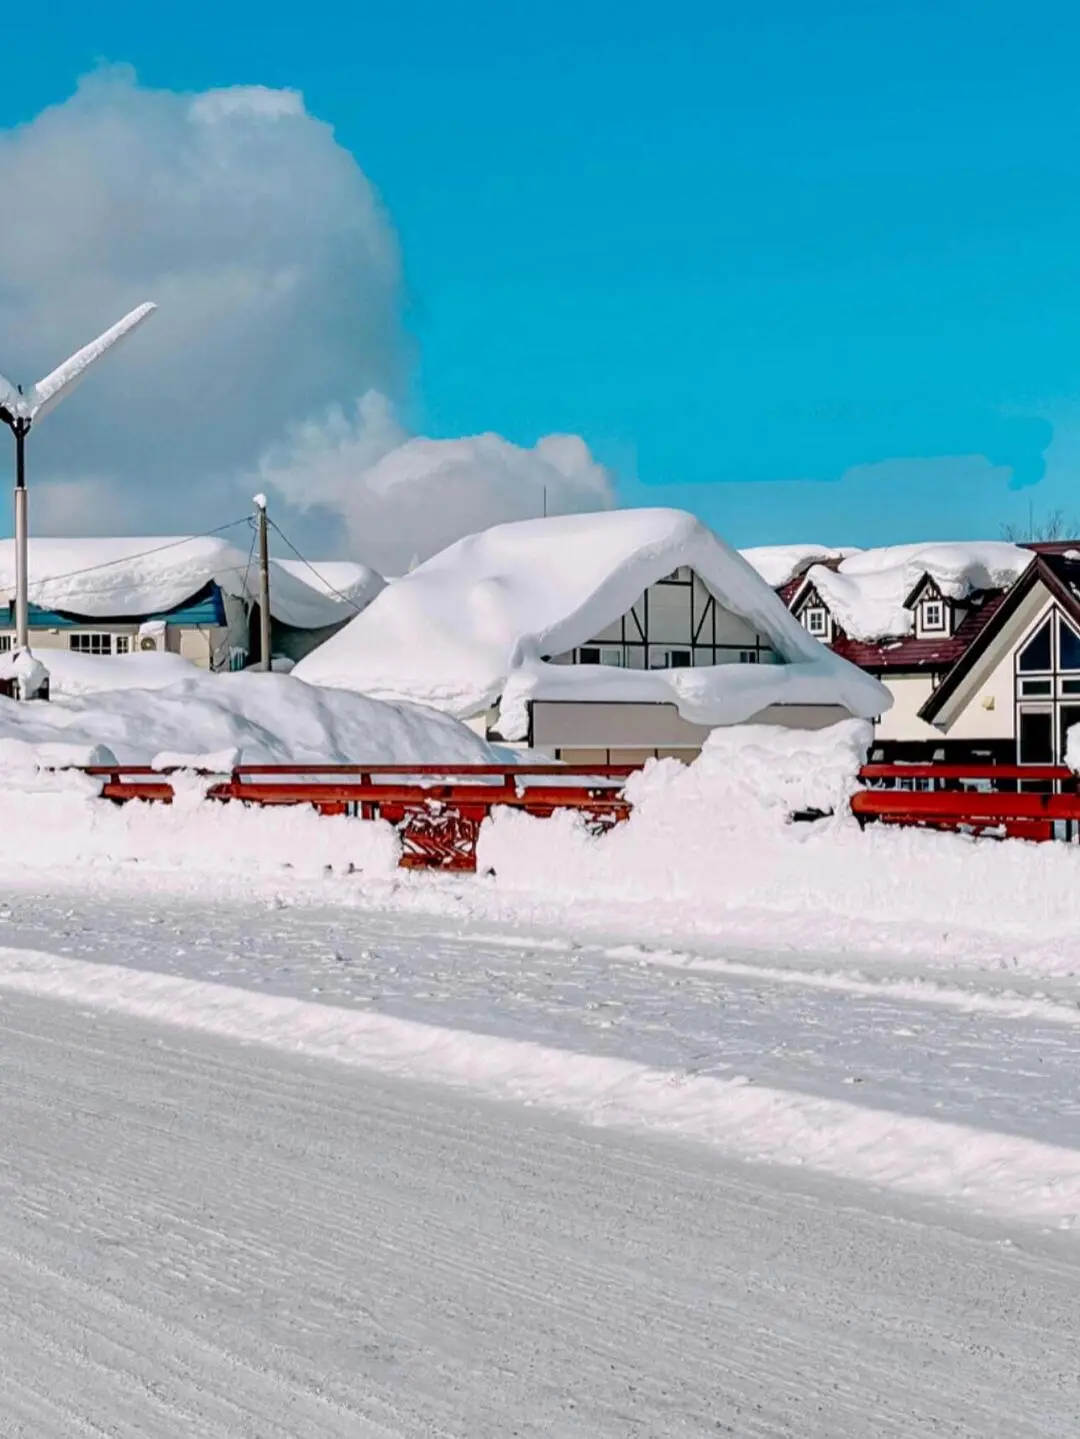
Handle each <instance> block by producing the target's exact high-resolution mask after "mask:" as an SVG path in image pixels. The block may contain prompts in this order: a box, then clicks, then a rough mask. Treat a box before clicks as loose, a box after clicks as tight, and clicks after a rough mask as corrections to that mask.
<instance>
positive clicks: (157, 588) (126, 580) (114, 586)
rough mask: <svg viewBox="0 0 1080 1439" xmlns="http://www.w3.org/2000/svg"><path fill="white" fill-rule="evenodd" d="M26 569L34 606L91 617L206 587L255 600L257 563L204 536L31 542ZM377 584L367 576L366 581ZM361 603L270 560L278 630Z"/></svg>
mask: <svg viewBox="0 0 1080 1439" xmlns="http://www.w3.org/2000/svg"><path fill="white" fill-rule="evenodd" d="M28 563H29V593H30V603H31V604H33V605H37V606H38V607H39V608H41V609H47V610H59V611H65V612H67V613H69V614H77V615H86V616H87V617H88V618H93V619H117V618H122V617H124V616H129V615H130V616H132V617H135V616H138V615H149V614H160V613H162V612H164V611H166V610H171V609H173V608H175V607H176V606H177V605H180V604H183V603H184V601H185V600H188V599H190V598H191V597H192V596H193V595H196V594H198V593H199V591H200V590H202V589H203V588H204V587H205V586H206V585H207V584H209V583H210V582H211V581H213V582H215V583H216V584H217V585H219V586H220V588H221V589H222V591H223V592H224V593H225V594H227V595H234V596H236V597H238V598H248V599H257V597H258V590H259V575H258V565H257V563H256V562H255V561H254V560H253V559H249V557H248V554H247V552H246V551H244V552H242V551H241V550H240V549H239V548H238V547H237V546H235V545H232V544H230V543H229V542H228V540H225V539H222V538H219V537H215V536H207V535H194V536H172V537H170V536H161V535H157V536H150V537H148V536H142V537H130V538H100V539H98V538H95V539H31V541H30V545H29V562H28ZM356 568H357V569H362V568H363V567H362V566H357V567H356ZM366 574H367V575H368V576H371V572H370V571H366ZM376 579H378V577H377V576H371V580H370V581H369V583H372V584H373V583H374V580H376ZM335 588H336V586H335ZM14 593H15V547H14V541H12V540H10V539H6V540H0V600H3V601H10V600H11V599H12V598H13V597H14ZM349 598H350V599H351V598H352V597H351V596H350V597H349ZM358 603H359V601H358V600H352V602H351V603H347V602H346V600H344V599H339V598H337V597H336V596H334V595H333V594H331V593H329V590H328V588H324V589H320V588H319V587H317V585H316V582H315V576H314V575H312V576H311V577H310V581H305V580H304V579H303V578H300V577H298V575H297V574H295V573H293V572H292V570H291V569H290V568H288V566H287V564H286V563H283V562H281V561H278V560H275V561H273V570H272V573H271V579H270V609H271V611H272V612H273V615H274V618H275V619H277V620H280V621H281V622H282V623H283V624H288V625H295V626H296V627H297V628H299V629H320V628H322V627H323V626H325V625H333V624H340V623H341V622H342V621H343V620H345V619H347V618H348V617H349V616H350V615H352V614H353V613H355V606H356V605H357V604H358Z"/></svg>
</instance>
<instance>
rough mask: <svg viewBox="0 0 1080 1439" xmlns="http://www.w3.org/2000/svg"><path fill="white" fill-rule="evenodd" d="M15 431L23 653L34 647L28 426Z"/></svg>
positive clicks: (18, 640) (18, 636)
mask: <svg viewBox="0 0 1080 1439" xmlns="http://www.w3.org/2000/svg"><path fill="white" fill-rule="evenodd" d="M13 428H14V430H15V650H16V653H18V654H22V652H23V651H24V650H28V649H29V648H30V625H29V613H30V606H29V602H28V581H27V535H28V534H29V527H28V523H27V513H26V431H27V429H28V426H27V425H26V424H25V423H24V422H23V421H21V420H17V421H16V422H15V425H14V426H13Z"/></svg>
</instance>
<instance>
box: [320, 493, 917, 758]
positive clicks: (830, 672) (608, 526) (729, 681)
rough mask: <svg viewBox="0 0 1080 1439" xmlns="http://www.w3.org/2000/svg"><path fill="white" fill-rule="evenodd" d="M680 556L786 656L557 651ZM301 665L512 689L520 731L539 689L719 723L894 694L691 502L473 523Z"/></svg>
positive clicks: (506, 714)
mask: <svg viewBox="0 0 1080 1439" xmlns="http://www.w3.org/2000/svg"><path fill="white" fill-rule="evenodd" d="M682 565H686V566H689V567H690V568H691V569H693V570H694V571H695V572H696V574H697V575H698V576H699V577H700V579H701V580H702V582H703V583H704V584H705V585H706V586H707V587H708V589H709V590H710V592H711V593H712V594H713V595H714V596H715V597H716V599H717V601H718V603H719V604H720V605H721V606H722V607H724V608H725V609H728V610H730V611H732V612H733V613H735V614H738V615H741V616H743V617H744V618H745V619H746V620H747V621H748V623H749V624H750V625H752V626H753V627H754V629H755V630H756V631H757V633H759V634H760V635H763V636H764V637H766V638H767V640H768V641H769V643H770V645H771V646H772V648H773V649H774V650H775V652H776V653H777V655H778V656H779V657H780V658H781V660H782V661H783V663H781V664H775V665H737V664H725V665H714V666H709V667H701V668H694V669H673V670H649V671H645V670H629V669H627V670H616V669H613V668H610V667H605V666H602V665H554V664H548V663H547V662H546V660H547V658H549V657H551V656H554V655H560V654H563V653H565V652H567V651H569V650H573V649H575V648H576V647H577V646H579V645H581V644H584V643H585V642H586V641H588V640H590V639H592V638H593V637H594V636H596V635H597V634H599V633H600V632H601V631H602V630H604V629H605V628H606V627H607V626H608V625H610V624H611V623H613V622H614V621H615V620H617V619H619V617H620V616H622V615H623V614H625V613H626V611H627V610H629V609H630V608H631V606H632V605H634V604H635V602H636V601H637V600H638V599H639V598H640V597H641V595H642V594H643V592H644V591H645V590H646V589H647V588H648V586H649V585H651V584H654V583H655V582H656V581H658V580H660V579H662V578H663V577H664V576H665V575H667V574H670V573H671V571H673V570H674V569H677V568H678V567H679V566H682ZM296 674H297V675H298V676H300V677H301V678H303V679H306V680H309V681H311V682H312V683H315V684H326V685H334V686H340V687H341V688H344V689H355V690H361V691H363V692H364V693H366V694H372V695H378V696H380V697H382V698H385V699H411V700H416V701H419V702H420V703H423V704H429V705H433V706H434V707H436V708H438V709H442V710H445V711H447V712H448V713H449V714H453V715H456V716H457V717H458V718H460V719H467V718H469V717H471V716H473V715H476V714H479V713H482V712H483V711H484V710H486V709H487V708H488V707H489V706H491V705H492V704H494V703H495V702H496V701H500V702H501V703H500V716H499V725H500V730H501V732H502V734H503V735H504V736H506V738H508V739H520V738H523V737H524V735H525V732H526V730H527V707H528V701H529V700H530V699H531V698H534V697H538V696H544V697H546V698H552V699H573V698H576V699H586V700H595V699H606V700H612V701H641V702H659V703H669V704H671V703H674V704H675V705H676V706H677V707H678V709H679V712H680V713H681V714H682V715H683V717H684V718H686V719H688V720H690V721H692V722H695V723H700V724H709V725H712V724H732V723H737V722H738V721H740V720H746V719H749V718H750V717H751V716H753V715H755V714H757V713H758V712H759V711H760V710H762V709H764V708H766V707H767V706H769V705H771V704H776V703H789V704H811V705H828V704H833V705H841V706H843V707H845V708H846V709H848V710H849V711H850V712H851V713H852V714H855V715H860V716H864V717H867V718H870V717H873V716H875V715H879V714H882V713H884V711H885V710H887V709H888V708H889V706H890V704H891V699H890V698H889V695H888V693H887V692H886V691H885V690H884V689H883V687H882V686H881V685H879V684H878V682H877V681H876V680H875V679H873V678H872V677H871V676H869V675H867V674H864V673H863V672H862V671H860V670H857V669H855V667H854V666H852V665H849V664H847V663H846V662H845V661H844V660H841V659H840V658H839V657H838V656H836V655H833V654H831V653H830V652H829V651H828V650H826V649H825V648H824V646H822V645H820V644H818V642H817V641H816V640H814V639H813V638H811V637H810V636H809V635H808V634H807V633H806V631H805V630H804V629H803V627H802V626H801V625H800V624H799V623H798V622H797V621H796V620H795V619H794V618H793V617H792V616H791V614H790V613H789V612H788V610H787V609H786V608H785V606H784V605H783V604H782V603H781V601H780V600H779V599H778V598H777V596H776V595H775V594H774V593H773V591H772V590H771V589H770V588H769V586H768V585H767V584H766V583H765V582H764V580H763V579H762V578H761V576H760V575H759V574H758V573H757V572H756V571H755V570H754V569H753V568H752V567H751V566H750V565H749V564H747V563H746V561H745V560H743V559H742V558H741V557H740V556H739V555H738V554H737V553H736V552H735V551H734V550H732V549H730V548H729V547H728V546H727V545H725V544H724V543H723V541H722V540H720V539H718V538H717V536H716V535H714V534H713V533H712V531H711V530H709V529H707V528H706V527H705V526H704V525H702V524H701V523H700V521H698V520H697V519H695V517H694V516H693V515H690V514H687V513H685V512H684V511H681V510H668V509H651V510H612V511H606V512H604V513H600V514H591V515H560V516H556V517H552V518H549V519H543V520H523V521H520V522H518V523H514V524H507V525H497V526H496V527H495V528H493V529H490V530H485V531H484V532H483V533H481V534H476V535H470V536H469V537H468V538H466V539H463V540H459V541H458V542H457V543H456V544H453V545H451V546H450V547H449V548H448V549H446V550H443V551H442V552H441V553H440V554H438V555H435V556H434V558H433V559H430V560H428V561H427V562H426V564H423V565H421V566H419V568H417V569H415V570H413V571H412V572H411V573H410V574H407V575H405V576H404V577H402V578H401V579H399V580H396V581H395V582H394V583H393V584H392V585H390V586H388V588H387V589H385V590H383V592H382V593H381V594H380V595H379V596H378V598H377V599H376V600H375V601H374V602H373V603H372V604H371V605H370V606H369V607H368V609H367V610H365V611H364V613H363V614H362V615H358V616H357V617H356V619H354V620H352V621H351V622H350V623H349V624H348V625H347V626H346V627H345V628H344V629H343V630H341V631H340V632H339V633H338V634H336V635H334V636H333V638H332V639H330V640H328V641H327V642H326V644H324V645H321V646H320V647H319V648H318V649H317V650H314V651H313V652H312V653H311V654H310V655H308V656H307V657H306V658H305V659H303V660H301V662H300V663H299V664H298V665H297V667H296Z"/></svg>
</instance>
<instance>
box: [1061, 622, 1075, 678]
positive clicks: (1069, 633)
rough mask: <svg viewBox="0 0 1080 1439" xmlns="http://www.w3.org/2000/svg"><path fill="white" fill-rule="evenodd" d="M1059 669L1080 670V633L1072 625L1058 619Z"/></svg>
mask: <svg viewBox="0 0 1080 1439" xmlns="http://www.w3.org/2000/svg"><path fill="white" fill-rule="evenodd" d="M1058 669H1062V670H1080V635H1078V634H1077V633H1076V631H1075V630H1074V629H1073V627H1072V625H1070V624H1069V623H1067V621H1065V620H1063V619H1060V618H1059V619H1058Z"/></svg>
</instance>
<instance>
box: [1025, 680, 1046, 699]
mask: <svg viewBox="0 0 1080 1439" xmlns="http://www.w3.org/2000/svg"><path fill="white" fill-rule="evenodd" d="M1020 693H1021V695H1023V697H1024V698H1025V699H1049V698H1050V696H1051V695H1052V694H1053V693H1054V681H1053V680H1049V679H1048V680H1021V681H1020Z"/></svg>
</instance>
